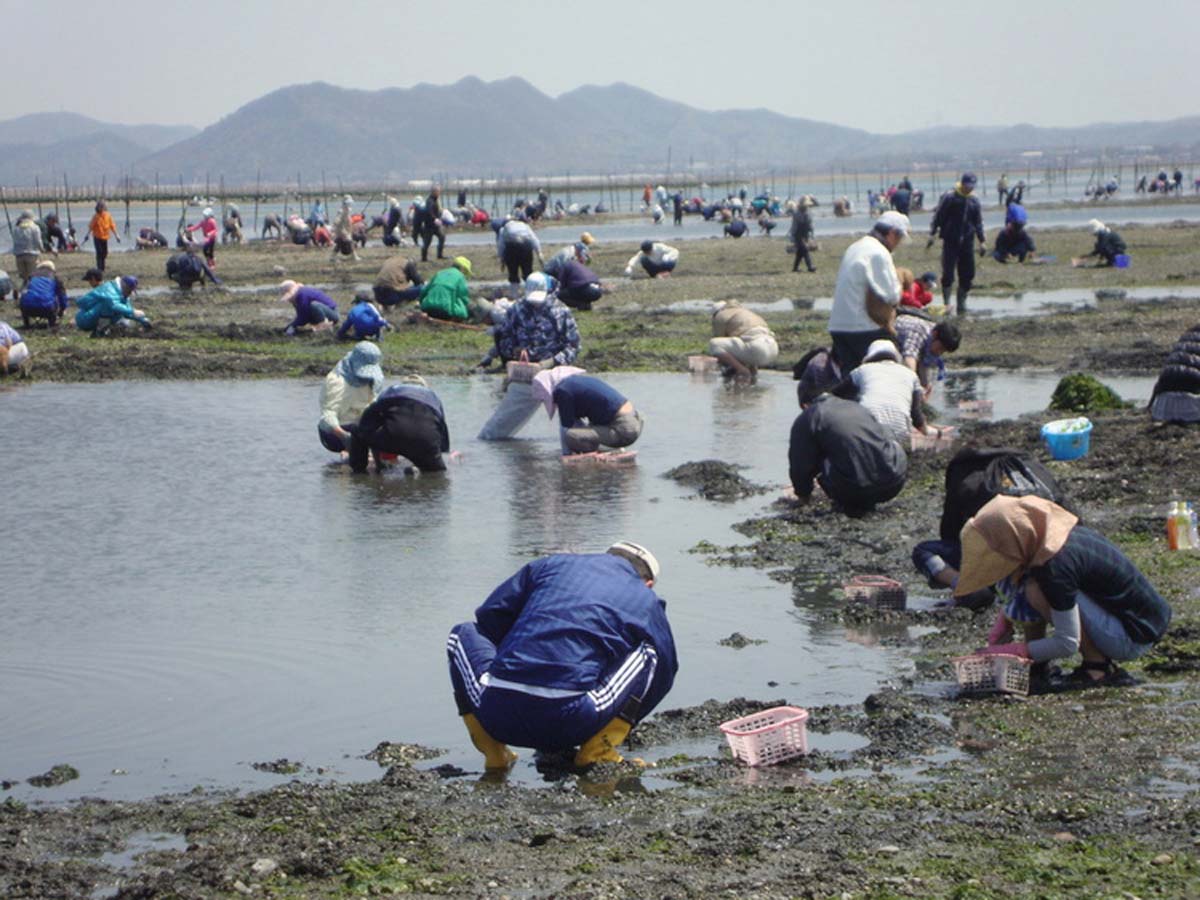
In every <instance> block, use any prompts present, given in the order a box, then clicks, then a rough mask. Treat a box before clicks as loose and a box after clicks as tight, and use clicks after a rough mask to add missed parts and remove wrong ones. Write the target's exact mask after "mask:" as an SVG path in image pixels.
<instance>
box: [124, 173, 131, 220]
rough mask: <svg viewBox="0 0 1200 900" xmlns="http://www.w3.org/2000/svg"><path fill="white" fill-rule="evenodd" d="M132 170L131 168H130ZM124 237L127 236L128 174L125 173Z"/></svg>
mask: <svg viewBox="0 0 1200 900" xmlns="http://www.w3.org/2000/svg"><path fill="white" fill-rule="evenodd" d="M130 171H131V172H132V170H130ZM125 237H129V174H128V173H127V174H126V175H125Z"/></svg>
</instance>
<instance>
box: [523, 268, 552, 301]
mask: <svg viewBox="0 0 1200 900" xmlns="http://www.w3.org/2000/svg"><path fill="white" fill-rule="evenodd" d="M549 293H550V280H549V279H548V278H547V277H546V276H545V275H544V274H543V273H541V272H534V273H533V274H532V275H530V276H529V277H528V278H526V279H525V299H526V300H527V301H529V302H530V303H542V302H544V301H545V299H546V297H547V296H548V295H549Z"/></svg>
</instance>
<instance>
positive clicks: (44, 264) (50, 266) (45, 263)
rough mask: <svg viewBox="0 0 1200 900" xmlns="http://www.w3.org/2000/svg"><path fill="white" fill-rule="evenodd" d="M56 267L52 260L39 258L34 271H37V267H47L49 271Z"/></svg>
mask: <svg viewBox="0 0 1200 900" xmlns="http://www.w3.org/2000/svg"><path fill="white" fill-rule="evenodd" d="M56 268H57V267H56V266H55V265H54V260H52V259H39V260H38V263H37V266H35V267H34V271H37V270H38V269H49V270H50V271H51V272H53V271H54V270H55V269H56Z"/></svg>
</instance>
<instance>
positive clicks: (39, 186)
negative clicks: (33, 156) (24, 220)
mask: <svg viewBox="0 0 1200 900" xmlns="http://www.w3.org/2000/svg"><path fill="white" fill-rule="evenodd" d="M33 189H34V191H35V193H34V196H35V197H36V198H37V208H38V218H39V219H41V218H43V216H42V183H41V182H40V181H38V177H37V176H36V175H34V176H33Z"/></svg>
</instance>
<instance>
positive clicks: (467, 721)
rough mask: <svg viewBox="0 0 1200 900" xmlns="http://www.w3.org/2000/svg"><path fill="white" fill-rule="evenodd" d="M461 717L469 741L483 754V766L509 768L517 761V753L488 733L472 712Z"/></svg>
mask: <svg viewBox="0 0 1200 900" xmlns="http://www.w3.org/2000/svg"><path fill="white" fill-rule="evenodd" d="M462 719H463V724H464V725H466V726H467V734H469V735H470V736H471V743H472V744H474V745H475V749H476V750H478V751H479V752H480V753H482V754H483V766H484V768H485V769H489V770H495V769H511V768H512V765H513V763H515V762H516V761H517V754H515V753H513V752H512V751H511V750H509V749H508V747H507V746H506V745H504V744H502V743H500V742H499V741H498V740H496V739H495V738H494V737H492V736H491V735H490V734H488V733H487V732H486V731H485V730H484V728H483V725H482V724H480V722H479V720H478V719H477V718H475V714H474V713H467V714H466V715H465V716H463V717H462Z"/></svg>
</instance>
